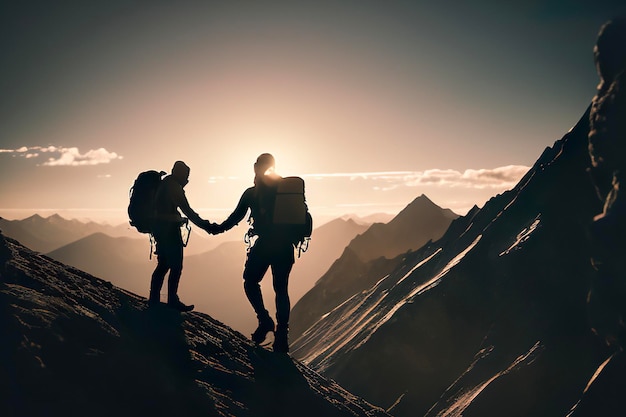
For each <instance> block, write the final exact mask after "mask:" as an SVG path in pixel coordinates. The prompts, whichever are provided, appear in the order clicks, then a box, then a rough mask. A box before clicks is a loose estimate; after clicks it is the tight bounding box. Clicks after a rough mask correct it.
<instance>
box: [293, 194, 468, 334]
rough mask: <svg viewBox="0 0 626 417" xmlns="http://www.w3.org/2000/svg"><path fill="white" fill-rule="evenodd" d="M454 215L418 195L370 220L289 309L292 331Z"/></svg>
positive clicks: (437, 232) (437, 233)
mask: <svg viewBox="0 0 626 417" xmlns="http://www.w3.org/2000/svg"><path fill="white" fill-rule="evenodd" d="M457 217H458V215H456V214H455V213H453V212H452V211H450V210H449V209H442V208H441V207H439V206H437V205H436V204H435V203H433V202H432V201H431V200H430V199H429V198H428V197H426V196H425V195H421V196H419V197H417V198H416V199H415V200H413V201H412V202H411V203H410V204H409V205H408V206H407V207H405V208H404V210H402V211H401V212H400V213H398V215H397V216H395V217H394V218H393V219H392V220H391V221H390V222H389V223H387V224H382V223H374V224H373V225H372V226H370V227H369V228H368V229H367V230H366V231H365V232H364V233H362V234H360V235H358V236H357V237H355V238H354V239H353V240H352V241H351V242H350V244H349V245H348V246H347V247H346V248H345V250H344V251H343V253H342V255H341V257H340V258H339V259H337V260H336V261H335V262H334V263H333V265H332V266H331V267H330V268H329V269H328V271H327V272H326V273H325V274H324V275H323V276H322V277H321V278H320V279H319V280H318V282H317V283H316V285H315V286H314V287H313V288H312V289H311V290H310V291H309V292H308V293H307V294H305V295H304V296H303V297H302V298H301V299H300V301H298V303H296V305H295V306H294V307H293V311H292V315H291V317H292V318H291V322H290V326H291V331H292V333H293V335H294V336H299V335H301V334H302V332H304V331H305V330H306V329H307V328H308V327H309V326H311V325H312V324H313V323H315V321H316V320H318V319H319V318H320V317H321V316H322V315H323V314H326V313H327V312H329V311H330V310H332V309H333V308H335V307H336V306H338V305H339V304H341V303H342V302H344V301H345V300H347V299H348V298H349V297H351V296H352V295H353V294H355V293H357V292H361V291H363V290H366V289H368V288H370V287H371V286H372V285H373V284H374V283H375V282H376V281H378V280H379V279H380V277H381V276H382V275H383V274H386V273H389V272H391V270H392V269H393V268H394V267H396V266H397V265H398V263H399V262H400V260H399V259H398V258H396V257H397V256H398V255H399V254H402V253H406V252H408V251H411V250H415V249H418V248H420V247H422V246H424V244H425V243H426V242H428V241H429V240H433V239H438V238H440V237H441V236H442V235H443V234H444V233H445V231H446V229H447V228H448V227H449V226H450V223H451V222H452V221H453V220H454V219H456V218H457Z"/></svg>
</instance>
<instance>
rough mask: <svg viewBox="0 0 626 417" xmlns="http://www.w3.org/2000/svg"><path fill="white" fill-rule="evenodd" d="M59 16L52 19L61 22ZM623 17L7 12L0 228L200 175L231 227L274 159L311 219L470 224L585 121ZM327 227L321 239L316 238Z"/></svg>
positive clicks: (536, 7)
mask: <svg viewBox="0 0 626 417" xmlns="http://www.w3.org/2000/svg"><path fill="white" fill-rule="evenodd" d="M53 3H54V4H53ZM623 14H626V3H625V2H623V1H619V2H618V1H604V0H595V1H576V0H571V1H556V0H547V1H523V2H501V1H480V0H478V1H474V2H460V1H458V2H453V1H447V0H441V1H437V2H430V1H420V0H415V1H392V0H390V1H347V0H346V1H339V0H338V1H332V2H330V1H315V2H301V1H289V2H286V1H285V2H279V1H271V2H269V1H268V2H260V1H248V2H244V1H220V2H216V1H206V2H185V1H180V2H161V1H153V2H146V3H145V4H143V5H142V4H141V2H131V1H119V0H111V1H107V2H36V1H33V2H2V5H0V51H1V52H0V91H1V92H2V94H1V97H0V216H2V217H4V218H8V219H13V218H23V217H26V216H28V215H31V214H33V213H39V214H42V215H44V216H47V215H50V214H53V213H59V214H61V215H63V216H64V217H68V218H79V219H87V218H90V219H93V220H98V221H107V222H110V223H118V222H119V223H121V222H124V221H126V208H127V205H128V197H129V189H130V187H131V186H132V183H133V180H134V178H135V177H136V176H137V174H138V173H139V172H141V171H144V170H148V169H156V170H163V171H167V172H169V171H170V170H171V167H172V165H173V163H174V162H175V161H176V160H183V161H185V162H186V163H187V164H188V165H189V166H190V167H191V175H190V182H189V184H188V185H187V187H186V188H185V190H186V194H187V197H188V199H189V201H190V204H191V206H192V207H193V208H194V209H195V210H196V211H198V212H199V213H200V214H201V215H202V216H203V217H205V218H208V219H210V220H211V221H222V220H223V219H224V218H226V216H227V215H228V214H229V213H230V212H231V211H232V210H233V209H234V207H235V205H236V203H237V201H238V200H239V197H240V196H241V194H242V192H243V191H244V190H245V188H247V187H249V186H251V185H252V179H253V170H252V166H253V163H254V161H255V159H256V157H257V156H258V155H259V154H261V153H263V152H270V153H272V154H273V155H274V156H275V158H276V162H277V166H276V170H277V172H278V173H280V174H281V175H283V176H289V175H298V176H301V177H303V178H304V179H305V181H306V191H307V201H308V204H309V207H310V209H311V212H312V214H313V216H314V218H317V219H320V220H321V219H329V218H332V217H338V216H341V215H344V214H357V215H360V216H366V215H369V214H372V213H380V212H386V213H397V212H399V211H400V210H401V209H402V208H403V207H405V206H406V205H407V204H409V203H410V202H411V201H412V200H413V199H414V198H416V197H417V196H419V195H422V194H425V195H426V196H428V197H429V198H430V199H431V200H433V201H434V202H435V203H436V204H438V205H439V206H441V207H444V208H450V209H452V210H453V211H455V212H456V213H458V214H465V213H466V212H467V211H468V210H469V209H470V208H471V207H472V206H473V205H478V206H482V205H483V204H484V203H485V202H486V201H487V200H488V199H489V198H490V197H492V196H495V195H496V194H498V193H501V192H503V191H505V190H507V189H510V188H512V187H513V186H514V185H515V184H516V183H517V181H518V180H519V179H520V178H521V177H522V176H523V175H524V173H525V172H526V171H527V170H528V169H529V167H531V166H532V164H533V163H534V162H535V161H536V160H537V159H538V157H539V156H540V154H541V153H542V152H543V150H544V149H545V148H546V147H548V146H552V145H553V144H554V142H555V141H556V140H558V139H560V138H561V137H562V136H563V135H564V134H565V133H566V132H567V131H568V130H569V129H570V128H571V127H572V126H573V125H574V124H575V123H576V122H577V121H578V120H579V118H580V117H581V116H582V114H583V113H584V111H585V109H586V108H587V106H588V104H589V102H590V100H591V99H592V97H593V95H594V93H595V89H596V86H597V84H598V76H597V73H596V70H595V67H594V63H593V54H592V50H593V45H594V42H595V38H596V35H597V33H598V30H599V28H600V26H601V25H602V24H603V23H604V22H606V21H607V20H609V19H610V18H612V17H615V16H619V15H623ZM318 224H319V221H318Z"/></svg>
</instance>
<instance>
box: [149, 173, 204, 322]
mask: <svg viewBox="0 0 626 417" xmlns="http://www.w3.org/2000/svg"><path fill="white" fill-rule="evenodd" d="M189 172H190V169H189V167H188V166H187V165H186V164H185V163H184V162H182V161H176V163H174V167H173V168H172V173H171V175H168V176H166V177H165V178H163V179H162V180H161V182H160V183H159V185H158V188H157V190H156V195H155V197H154V211H155V216H154V222H153V226H152V234H153V236H154V239H155V240H156V254H157V257H158V258H157V259H158V263H157V266H156V268H155V269H154V272H153V273H152V281H151V283H150V297H149V299H148V302H149V304H151V305H155V304H158V303H159V302H160V293H161V287H162V286H163V281H164V280H165V275H166V274H167V272H168V271H169V277H168V282H167V305H168V306H169V307H172V308H174V309H176V310H179V311H191V310H193V308H194V306H193V305H185V304H183V303H182V302H181V301H180V299H179V298H178V284H179V282H180V277H181V274H182V270H183V247H184V243H183V238H182V234H181V229H180V228H181V226H182V225H185V223H186V222H187V219H189V221H191V222H192V223H193V224H195V225H196V226H198V227H200V228H202V229H204V230H206V231H207V232H208V233H211V232H212V230H213V226H214V224H212V223H210V222H209V221H208V220H204V219H202V218H201V217H200V216H199V215H198V214H197V213H196V212H195V211H193V210H192V209H191V207H190V206H189V202H188V201H187V197H186V196H185V191H184V190H183V188H184V187H185V185H187V183H188V182H189ZM179 209H180V210H181V211H182V212H183V214H184V215H185V216H187V219H185V218H183V217H182V216H181V214H180V212H179V211H178V210H179Z"/></svg>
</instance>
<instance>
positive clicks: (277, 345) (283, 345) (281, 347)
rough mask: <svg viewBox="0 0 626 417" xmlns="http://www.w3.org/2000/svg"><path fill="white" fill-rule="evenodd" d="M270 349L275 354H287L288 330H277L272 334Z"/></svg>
mask: <svg viewBox="0 0 626 417" xmlns="http://www.w3.org/2000/svg"><path fill="white" fill-rule="evenodd" d="M272 349H273V350H274V352H276V353H289V330H288V329H277V330H276V333H274V344H273V345H272Z"/></svg>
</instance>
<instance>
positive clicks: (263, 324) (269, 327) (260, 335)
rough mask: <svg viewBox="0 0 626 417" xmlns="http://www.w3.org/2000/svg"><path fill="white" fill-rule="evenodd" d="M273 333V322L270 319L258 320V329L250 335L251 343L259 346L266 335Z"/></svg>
mask: <svg viewBox="0 0 626 417" xmlns="http://www.w3.org/2000/svg"><path fill="white" fill-rule="evenodd" d="M273 331H274V320H272V318H271V317H269V316H268V317H267V318H265V319H260V320H259V327H257V328H256V330H255V331H254V333H252V341H253V342H254V343H256V344H257V345H260V344H261V343H263V342H264V341H265V338H266V337H267V334H268V333H269V332H273Z"/></svg>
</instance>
